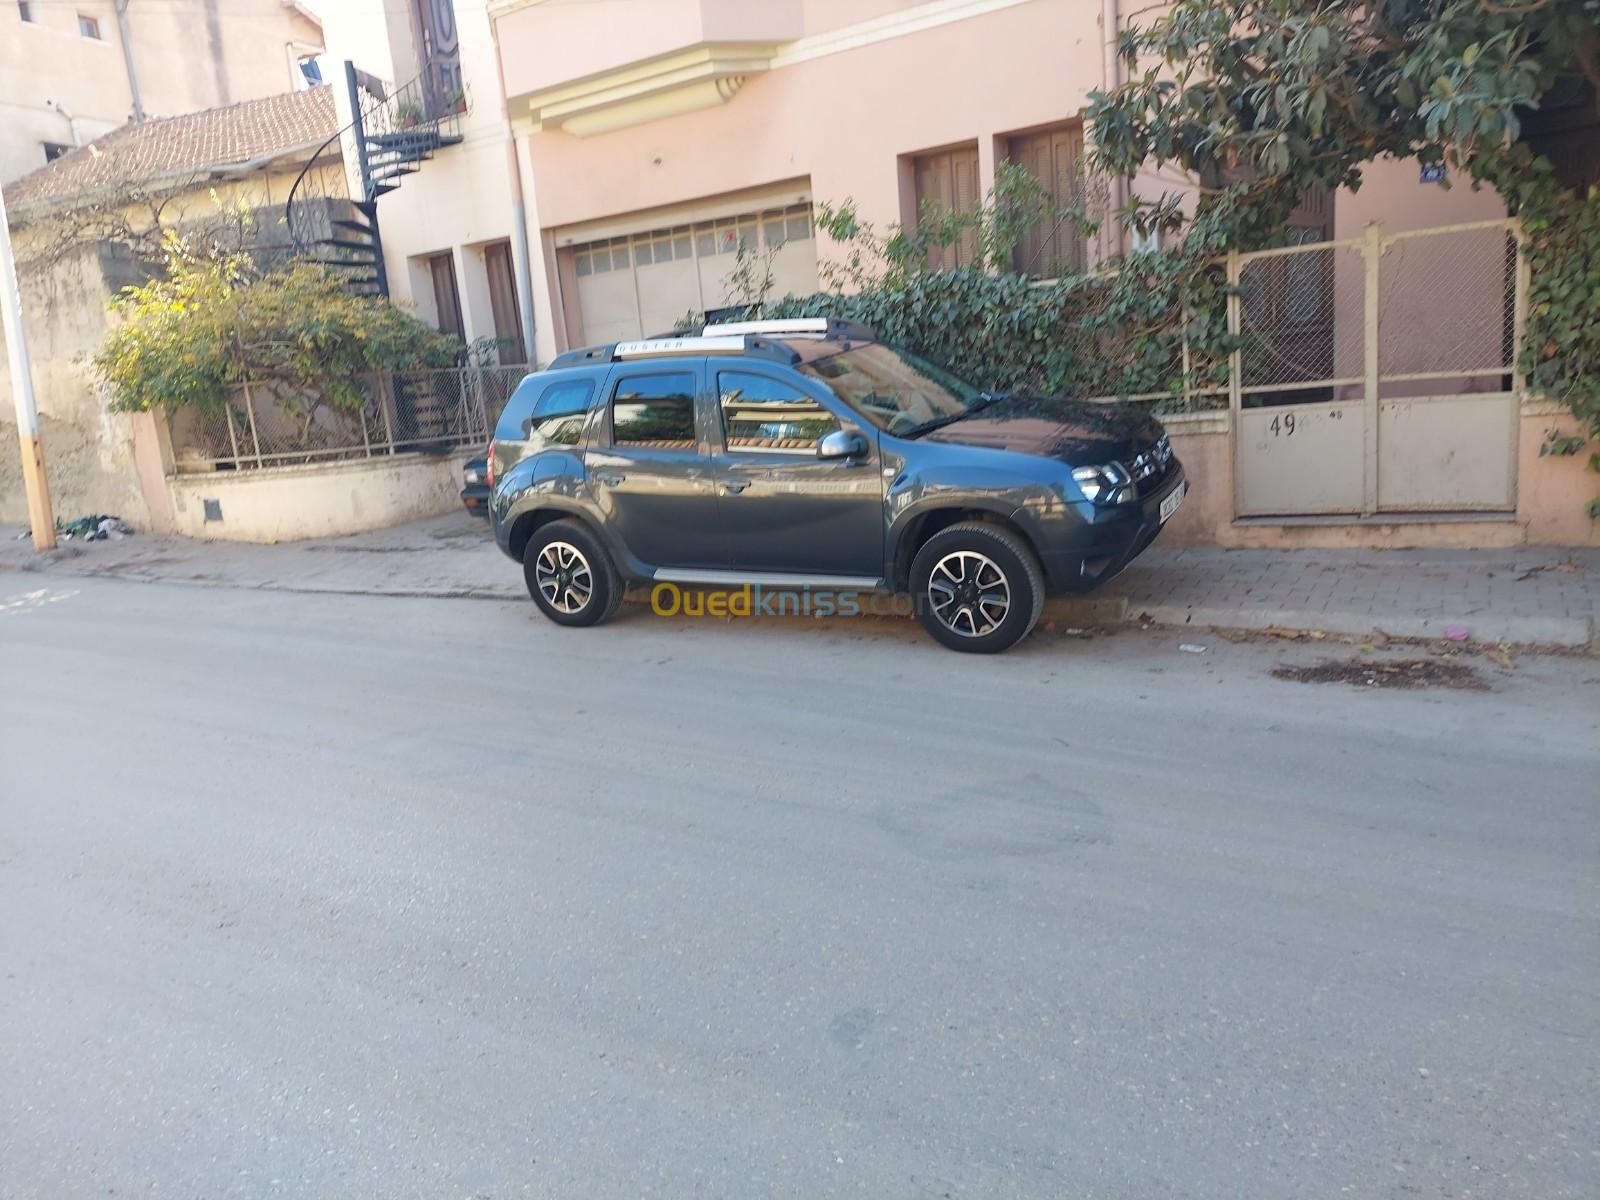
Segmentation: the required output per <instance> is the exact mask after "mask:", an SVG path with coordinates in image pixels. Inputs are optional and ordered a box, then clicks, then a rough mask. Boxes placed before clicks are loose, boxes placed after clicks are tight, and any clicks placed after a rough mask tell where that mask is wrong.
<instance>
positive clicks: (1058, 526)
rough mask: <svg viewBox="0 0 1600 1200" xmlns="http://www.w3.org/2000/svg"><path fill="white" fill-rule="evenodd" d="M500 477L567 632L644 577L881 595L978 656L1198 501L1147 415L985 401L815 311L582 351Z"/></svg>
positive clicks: (599, 617) (500, 442)
mask: <svg viewBox="0 0 1600 1200" xmlns="http://www.w3.org/2000/svg"><path fill="white" fill-rule="evenodd" d="M487 462H488V475H489V485H490V487H491V489H492V493H491V497H490V501H489V509H490V516H491V518H492V522H493V526H494V532H495V537H496V539H497V541H498V542H499V545H500V548H501V549H502V550H503V551H505V553H506V554H507V555H509V556H510V557H511V558H512V559H514V560H515V561H517V562H519V563H521V564H522V568H523V572H524V574H525V576H526V579H527V584H528V591H529V593H530V594H531V595H532V597H533V600H534V602H535V603H536V604H537V605H538V606H539V608H540V609H541V610H542V611H543V612H544V614H545V615H546V616H547V617H549V618H550V619H551V620H552V621H555V622H557V623H559V624H562V625H593V624H595V623H597V622H599V621H603V620H604V619H605V618H606V617H608V616H610V615H611V614H612V613H613V612H614V611H615V610H616V607H617V605H618V604H620V603H621V601H622V596H623V592H624V590H625V589H626V587H627V586H628V585H629V584H650V585H654V584H657V583H662V582H669V583H674V584H678V585H681V586H684V587H742V586H744V585H752V584H753V585H759V586H761V587H763V588H766V589H769V590H771V589H794V590H795V591H803V592H807V593H809V592H812V591H826V592H840V591H861V590H869V589H870V590H873V591H890V592H895V593H906V594H909V595H910V597H911V600H912V602H913V606H914V610H915V612H916V614H917V617H918V619H919V620H920V621H921V623H922V625H923V627H924V628H925V629H926V630H927V631H928V632H929V633H930V634H932V635H933V637H934V638H936V639H937V640H938V641H940V642H942V643H943V644H944V645H946V646H949V647H951V648H952V649H956V650H966V651H976V652H994V651H998V650H1004V649H1006V648H1007V647H1009V646H1012V645H1014V644H1015V643H1016V642H1018V641H1019V640H1021V639H1022V638H1023V637H1025V636H1026V635H1027V634H1028V632H1029V631H1030V630H1031V629H1032V628H1033V627H1034V624H1035V623H1036V622H1037V621H1038V619H1039V613H1040V609H1041V607H1042V606H1043V603H1044V598H1045V594H1046V592H1047V591H1052V590H1053V591H1067V592H1081V591H1087V590H1088V589H1090V588H1092V587H1094V586H1095V585H1097V584H1099V583H1102V582H1104V581H1105V580H1107V579H1110V578H1111V577H1112V576H1113V575H1115V574H1116V573H1117V572H1118V571H1120V570H1122V568H1123V567H1125V566H1127V564H1128V563H1129V562H1131V561H1132V560H1133V559H1134V557H1135V556H1137V555H1138V554H1139V553H1140V551H1142V550H1143V549H1144V548H1145V547H1146V546H1148V545H1149V544H1150V542H1151V541H1152V540H1153V539H1154V538H1155V536H1156V535H1157V533H1159V532H1160V530H1161V527H1162V525H1163V524H1164V523H1165V522H1166V521H1167V520H1168V519H1169V518H1170V517H1171V516H1172V514H1173V512H1174V511H1175V510H1176V509H1177V507H1178V505H1179V504H1180V503H1181V502H1182V500H1183V495H1184V488H1185V481H1184V473H1183V467H1182V466H1181V464H1180V463H1179V462H1178V460H1177V458H1176V457H1175V456H1174V455H1173V453H1172V448H1171V445H1170V443H1169V442H1168V440H1167V437H1166V435H1165V433H1164V432H1163V431H1162V428H1161V426H1160V425H1159V424H1158V423H1157V422H1156V421H1154V420H1153V419H1151V418H1150V417H1148V416H1147V415H1144V414H1142V413H1139V412H1136V411H1134V410H1132V409H1130V408H1128V407H1126V406H1124V405H1119V404H1111V403H1098V402H1085V401H1075V400H1069V399H1062V398H1048V397H1042V396H1033V395H1017V394H1012V395H1002V394H999V393H995V392H990V391H984V390H982V389H981V388H979V387H977V386H975V385H973V384H971V383H968V382H966V381H964V380H961V379H958V378H956V377H955V376H954V375H952V374H951V373H950V372H948V371H945V370H943V369H941V368H939V367H936V366H934V365H933V364H931V363H928V362H924V361H922V360H921V359H919V358H918V357H917V356H915V355H913V354H908V353H907V352H906V351H904V350H900V349H897V348H895V347H893V346H890V345H886V344H885V343H883V342H881V341H879V340H878V339H877V337H875V336H874V334H873V332H872V331H871V330H870V329H867V328H865V327H863V326H860V325H855V324H849V323H844V322H840V321H835V320H824V319H821V318H815V319H799V320H788V321H752V322H732V323H724V324H718V325H708V326H706V327H705V328H704V329H703V330H702V331H700V332H699V333H698V334H696V335H693V336H683V337H667V338H651V339H648V340H644V341H634V342H618V343H615V344H611V345H606V346H596V347H590V348H587V349H582V350H572V351H568V352H567V353H565V354H562V355H560V356H558V357H557V358H556V359H555V360H554V361H553V362H552V363H551V364H550V366H549V367H548V368H547V369H545V370H543V371H539V372H537V373H535V374H532V375H529V376H528V377H527V378H526V379H524V380H523V381H522V383H521V385H520V386H518V388H517V389H516V391H515V392H514V393H513V395H512V396H511V399H510V400H509V401H508V402H507V404H506V407H505V410H504V412H503V413H502V414H501V416H500V420H499V422H498V423H497V425H496V427H495V431H494V440H493V441H492V442H491V443H490V446H489V452H488V459H487Z"/></svg>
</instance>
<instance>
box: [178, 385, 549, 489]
mask: <svg viewBox="0 0 1600 1200" xmlns="http://www.w3.org/2000/svg"><path fill="white" fill-rule="evenodd" d="M529 369H530V368H528V367H524V366H512V367H501V366H492V367H457V368H451V369H448V370H429V371H393V372H391V371H380V372H375V373H373V374H371V375H368V376H364V377H362V378H361V379H359V380H357V381H356V384H357V387H358V389H359V391H360V393H361V403H360V405H359V406H357V407H343V406H339V407H336V406H334V405H332V404H330V403H327V402H326V401H325V400H323V399H322V398H321V397H320V396H307V395H305V394H303V393H296V392H294V391H292V390H284V389H282V388H279V387H276V386H274V385H272V384H270V383H266V382H253V383H248V384H241V385H240V386H239V387H238V388H237V389H236V390H235V391H234V392H233V393H231V394H230V395H229V396H227V397H226V398H225V399H224V401H223V402H222V403H221V404H220V405H218V406H216V407H214V408H207V409H203V410H201V409H184V410H181V411H180V412H178V413H176V414H174V415H173V416H172V418H171V420H170V424H169V428H170V430H171V435H172V449H173V459H174V465H175V469H176V470H177V472H178V473H180V474H188V473H198V472H207V471H254V470H264V469H268V468H273V467H294V466H306V465H309V464H313V463H328V462H340V461H347V460H362V459H370V458H379V457H385V456H391V455H398V454H407V453H450V452H453V451H456V450H461V449H467V448H472V447H479V446H483V445H485V444H486V443H487V442H488V440H489V434H490V432H491V431H492V430H493V429H494V424H495V421H496V420H498V419H499V416H500V410H501V409H502V408H504V407H505V402H506V400H507V399H508V398H509V397H510V395H511V393H512V391H513V390H514V389H515V388H516V386H517V384H518V383H520V382H521V381H522V378H523V376H524V375H526V374H527V373H528V371H529Z"/></svg>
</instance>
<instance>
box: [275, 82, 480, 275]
mask: <svg viewBox="0 0 1600 1200" xmlns="http://www.w3.org/2000/svg"><path fill="white" fill-rule="evenodd" d="M344 74H345V87H346V88H347V89H348V91H349V94H350V111H351V112H352V113H353V114H354V117H353V119H352V120H351V122H350V124H348V125H346V126H345V127H344V128H342V129H340V130H339V131H338V132H337V133H335V134H334V135H333V136H332V137H330V138H329V139H328V140H327V141H326V142H324V143H323V144H322V146H321V147H320V148H319V149H318V150H317V152H316V153H315V154H313V155H312V156H311V159H310V161H309V162H307V163H306V165H305V166H304V167H303V168H302V169H301V171H300V174H299V176H298V177H296V179H295V181H294V186H293V187H291V188H290V189H289V199H288V201H287V202H286V203H285V205H284V223H285V224H286V225H287V226H288V230H289V238H290V241H291V243H292V244H293V247H294V252H295V254H296V255H298V256H299V257H301V258H305V259H309V260H310V261H312V262H319V263H322V264H324V265H325V266H327V267H329V268H331V269H333V270H335V271H337V272H339V273H340V274H341V275H343V276H344V278H345V281H346V284H347V286H348V287H349V288H350V290H351V291H353V292H355V293H356V294H358V295H365V296H383V297H387V296H388V295H389V277H388V273H387V272H386V271H385V270H384V265H383V239H382V236H381V235H380V234H379V232H378V198H379V197H380V196H383V195H385V194H386V193H388V192H392V191H394V190H395V189H396V188H398V187H399V186H400V181H401V180H402V179H404V178H405V177H406V176H407V175H414V174H415V173H416V172H417V170H418V169H419V168H418V164H420V163H422V162H425V161H427V160H428V159H430V158H432V157H433V155H434V153H435V152H436V151H438V150H440V149H442V148H444V147H445V146H454V145H456V144H458V143H459V142H460V141H461V118H462V116H463V115H464V114H465V113H466V111H467V97H466V92H465V91H464V90H463V89H462V88H459V87H457V88H454V89H452V90H449V91H446V90H445V88H444V86H443V85H442V84H441V83H440V80H441V78H446V79H447V78H450V77H451V76H450V74H449V73H447V72H441V71H440V70H438V69H436V68H435V66H434V65H433V64H431V63H430V64H429V65H428V66H427V67H426V68H424V70H423V71H422V72H421V73H420V74H419V75H418V76H417V77H416V78H415V79H413V80H412V81H411V82H410V83H407V84H406V85H405V86H404V87H401V88H397V89H395V90H394V91H393V92H388V91H387V90H386V89H385V88H384V86H383V85H382V84H381V83H379V82H378V81H376V80H373V79H370V78H367V77H364V76H361V75H359V74H358V72H357V71H356V69H355V66H354V65H353V64H351V63H349V62H346V63H345V64H344ZM455 77H456V78H459V71H457V72H455ZM345 139H349V144H351V145H352V146H353V148H354V151H355V159H356V165H357V168H358V171H357V174H358V175H359V178H360V192H361V195H360V197H359V198H352V197H350V196H347V195H345V194H344V192H345V189H344V188H343V187H342V186H341V185H342V183H343V180H342V178H341V179H339V180H338V181H337V182H334V183H331V184H330V181H329V180H328V179H327V178H326V176H327V175H328V172H327V171H326V169H325V168H327V167H328V166H329V165H330V164H329V162H328V154H329V152H330V151H333V150H334V149H335V148H336V147H338V146H340V145H341V144H342V143H344V141H345Z"/></svg>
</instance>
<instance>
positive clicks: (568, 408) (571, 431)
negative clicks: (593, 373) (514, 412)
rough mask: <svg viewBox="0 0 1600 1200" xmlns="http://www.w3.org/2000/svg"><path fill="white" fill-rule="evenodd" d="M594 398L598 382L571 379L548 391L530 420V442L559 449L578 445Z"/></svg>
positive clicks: (554, 385) (535, 408) (535, 407)
mask: <svg viewBox="0 0 1600 1200" xmlns="http://www.w3.org/2000/svg"><path fill="white" fill-rule="evenodd" d="M593 398H594V381H593V380H589V379H569V380H567V381H566V382H564V383H552V384H551V385H550V386H549V387H547V388H545V390H544V394H543V395H541V396H540V397H539V402H538V403H537V404H535V405H534V406H533V413H532V415H531V416H530V417H529V418H528V438H529V440H530V441H531V440H535V439H537V440H539V441H543V442H547V443H549V444H552V445H556V446H576V445H577V444H578V439H579V438H580V437H581V436H582V435H583V419H584V416H585V414H587V413H588V411H589V401H590V400H592V399H593Z"/></svg>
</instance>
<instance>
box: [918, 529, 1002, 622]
mask: <svg viewBox="0 0 1600 1200" xmlns="http://www.w3.org/2000/svg"><path fill="white" fill-rule="evenodd" d="M928 602H929V603H930V604H931V605H932V606H933V615H934V616H935V617H937V618H938V619H939V622H940V623H941V624H942V625H944V626H945V628H947V629H949V630H950V631H951V632H952V633H956V634H959V635H960V636H962V637H982V636H984V635H985V634H988V633H992V632H994V630H995V629H997V628H998V627H999V625H1000V623H1001V622H1002V621H1004V620H1005V619H1006V614H1007V613H1008V612H1010V611H1011V585H1010V583H1008V582H1007V580H1006V573H1005V572H1004V571H1002V570H1001V569H1000V567H999V565H998V564H997V563H996V562H995V561H994V559H992V558H990V557H989V556H988V555H986V554H979V553H978V552H977V551H976V550H957V551H955V552H954V553H952V554H946V555H945V556H944V557H943V558H941V559H940V560H939V561H938V562H937V563H935V564H934V567H933V571H932V572H931V573H930V574H929V576H928Z"/></svg>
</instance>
